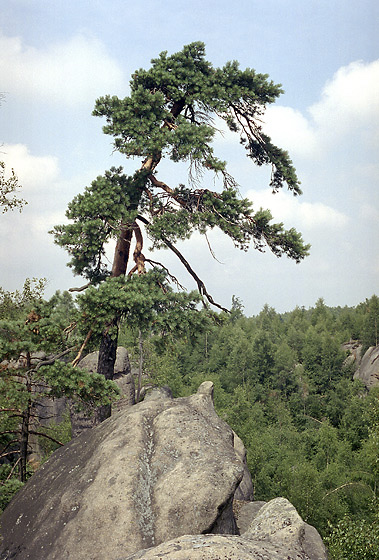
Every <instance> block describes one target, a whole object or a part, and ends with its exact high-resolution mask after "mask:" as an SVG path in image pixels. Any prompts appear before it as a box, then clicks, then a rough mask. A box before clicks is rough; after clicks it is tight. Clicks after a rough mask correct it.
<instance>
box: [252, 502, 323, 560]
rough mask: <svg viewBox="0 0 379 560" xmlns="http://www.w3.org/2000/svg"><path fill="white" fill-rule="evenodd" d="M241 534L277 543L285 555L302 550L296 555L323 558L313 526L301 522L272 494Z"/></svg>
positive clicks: (320, 543)
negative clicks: (270, 498)
mask: <svg viewBox="0 0 379 560" xmlns="http://www.w3.org/2000/svg"><path fill="white" fill-rule="evenodd" d="M244 536H245V537H248V538H249V539H252V540H258V541H259V542H267V543H272V544H273V545H274V546H276V547H281V549H282V552H284V551H286V554H288V557H289V558H297V556H296V554H300V553H301V554H303V556H300V558H306V559H307V560H323V559H324V558H325V559H326V558H327V554H326V549H325V546H324V544H323V542H322V540H321V537H320V536H319V534H318V533H317V531H316V529H315V528H314V527H311V526H310V525H308V524H307V523H305V522H304V521H303V520H302V518H301V517H300V515H299V514H298V513H297V511H296V509H295V508H294V506H293V505H292V504H291V503H290V502H289V501H288V500H286V499H285V498H275V499H274V500H271V501H270V502H268V503H267V504H265V505H264V506H262V507H261V508H260V509H259V511H258V513H257V515H256V516H255V517H254V519H253V521H252V523H251V525H250V527H249V529H248V530H247V531H246V533H244ZM274 558H276V557H274ZM278 558H279V557H278ZM282 558H283V556H282ZM284 558H287V557H286V556H284Z"/></svg>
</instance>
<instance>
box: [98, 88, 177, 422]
mask: <svg viewBox="0 0 379 560" xmlns="http://www.w3.org/2000/svg"><path fill="white" fill-rule="evenodd" d="M184 106H185V99H184V98H183V99H180V100H179V101H176V102H175V103H174V104H173V106H172V108H171V114H172V115H173V117H174V119H175V118H176V117H177V116H178V115H179V113H181V111H182V110H183V109H184ZM167 126H169V127H170V126H172V125H171V124H170V123H168V122H164V123H163V124H162V128H164V127H167ZM160 159H161V153H156V154H155V155H152V156H150V157H147V158H146V159H145V161H144V162H143V164H142V166H141V170H142V169H144V170H147V171H150V172H151V173H152V172H153V171H154V169H155V168H156V166H157V165H158V163H159V162H160ZM133 233H134V234H135V235H136V241H137V247H136V251H135V254H134V257H135V261H136V267H135V268H136V270H138V273H141V271H142V269H144V258H143V256H142V254H141V247H142V239H141V235H140V234H141V232H140V230H139V228H138V227H134V226H133V225H130V224H127V225H125V226H124V227H122V228H121V231H120V235H119V237H118V239H117V243H116V249H115V253H114V258H113V263H112V274H111V276H112V277H118V276H125V275H126V270H127V266H128V261H129V254H130V245H131V240H132V237H133ZM133 271H134V269H133ZM118 320H119V318H118V317H115V318H114V321H113V323H112V324H111V325H106V327H105V329H104V332H103V336H102V339H101V342H100V348H99V359H98V363H97V373H100V374H102V375H104V376H105V378H106V379H113V376H114V364H115V361H116V351H117V341H118V327H117V325H118ZM110 327H113V328H110ZM114 327H116V335H115V336H113V338H112V337H111V336H110V335H109V331H111V332H112V331H113V332H114ZM110 415H111V405H106V406H100V407H99V408H98V409H97V411H96V414H95V424H99V423H100V422H102V421H103V420H105V419H106V418H108V417H109V416H110Z"/></svg>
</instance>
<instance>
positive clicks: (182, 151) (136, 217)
mask: <svg viewBox="0 0 379 560" xmlns="http://www.w3.org/2000/svg"><path fill="white" fill-rule="evenodd" d="M281 93H282V89H281V86H280V85H276V84H274V83H273V82H272V81H270V80H269V79H268V76H267V75H265V74H258V73H256V72H255V71H254V70H252V69H249V68H248V69H246V70H241V69H240V68H239V64H238V63H237V62H235V61H234V62H228V63H227V64H225V66H224V67H222V68H214V67H213V66H212V64H211V63H210V62H208V61H207V60H206V59H205V47H204V44H203V43H201V42H196V43H192V44H190V45H187V46H185V47H184V48H183V49H182V51H180V52H178V53H176V54H173V55H171V56H168V54H167V52H163V53H161V54H160V56H159V57H158V58H155V59H153V60H152V65H151V67H150V69H148V70H143V69H140V70H138V71H136V72H135V73H134V74H133V76H132V79H131V82H130V95H129V96H127V97H125V98H124V99H119V98H118V97H115V96H110V95H107V96H105V97H102V98H100V99H98V100H97V101H96V105H95V109H94V112H93V114H94V115H95V116H101V117H105V119H106V124H105V126H104V129H103V130H104V132H105V133H106V134H109V135H111V136H113V137H114V148H115V149H116V150H118V151H119V152H121V153H122V154H124V155H125V156H126V157H127V158H135V157H139V158H141V164H140V167H139V168H138V170H137V171H136V172H135V173H134V175H131V176H130V175H126V174H124V172H123V169H122V168H112V169H111V170H109V171H106V172H105V173H104V175H102V176H99V177H97V179H95V180H94V181H93V182H92V184H91V185H90V186H89V187H87V188H86V189H85V191H84V193H83V194H79V195H77V196H76V197H75V198H74V199H73V200H72V202H71V203H70V204H69V207H68V210H67V213H66V215H67V217H68V218H69V220H70V223H69V224H65V225H59V226H56V227H55V228H54V230H53V233H54V235H55V241H56V243H57V244H59V245H60V246H62V247H64V248H65V249H66V250H67V251H68V253H69V254H70V257H71V260H70V263H69V266H70V267H72V269H73V271H74V272H75V274H78V275H81V276H84V277H85V278H87V279H88V281H89V283H90V284H92V285H94V286H96V285H98V284H99V283H101V282H102V281H104V280H105V281H106V282H105V285H104V287H103V288H102V295H103V297H104V298H109V299H110V300H111V299H112V298H113V297H114V286H115V285H114V283H113V282H110V281H109V280H110V277H119V276H125V274H126V272H127V268H128V262H129V253H130V247H131V243H132V241H133V239H134V240H135V248H134V252H133V261H134V262H133V265H132V267H131V269H130V271H129V276H131V274H132V273H134V272H138V273H139V274H142V273H144V272H145V271H146V266H147V265H149V266H150V267H152V268H160V269H161V270H164V271H165V272H166V278H167V279H170V280H175V279H173V278H172V277H171V276H170V274H169V271H167V269H166V268H165V267H164V266H163V265H162V264H160V263H156V262H155V261H153V260H152V259H151V258H147V257H146V256H145V254H144V233H143V232H144V231H145V232H146V234H147V236H148V237H149V239H150V241H151V242H152V246H153V248H161V247H165V248H168V249H169V250H171V251H173V252H174V253H175V255H176V256H177V257H178V258H179V260H180V261H181V263H182V264H183V265H184V267H185V268H186V270H187V271H188V273H189V274H190V275H191V276H192V277H193V278H194V279H195V281H196V284H197V287H198V291H199V292H200V294H201V296H202V297H203V298H205V300H208V302H210V303H212V304H215V305H217V304H216V303H215V302H214V300H213V298H212V296H211V295H210V294H209V293H208V292H207V290H206V287H205V285H204V282H203V281H202V280H201V279H200V278H199V277H198V276H197V274H196V272H195V271H194V270H193V268H192V266H191V264H190V263H189V262H188V260H187V259H186V258H185V257H184V255H183V254H182V253H181V252H179V250H178V249H177V247H176V242H177V241H179V240H185V239H188V238H189V237H190V236H191V234H192V233H193V232H194V231H198V232H200V233H201V234H206V232H207V231H208V230H211V229H213V228H215V227H217V228H219V229H220V230H221V231H223V232H224V233H225V234H226V235H227V236H228V237H230V238H231V239H232V240H233V242H234V244H235V246H236V247H239V248H240V249H242V250H247V248H248V247H249V246H250V245H251V244H253V246H254V247H255V248H256V249H258V250H259V251H264V250H265V249H266V248H267V247H268V248H269V249H270V250H271V251H272V252H273V253H274V254H275V255H277V256H282V255H287V256H288V257H289V258H291V259H294V260H295V261H296V262H299V261H301V259H303V258H304V257H305V256H306V255H307V254H308V250H309V246H308V245H305V244H304V242H303V240H302V237H301V234H300V233H298V232H297V231H296V230H295V229H293V228H292V229H289V230H286V229H284V227H283V224H282V223H272V216H271V213H270V211H269V210H263V209H261V208H260V209H253V207H252V204H251V202H250V201H249V200H248V199H247V198H242V197H241V196H240V195H239V192H238V188H237V183H236V181H235V180H234V178H233V177H232V176H231V175H230V174H229V173H228V171H227V167H226V162H224V161H222V160H221V159H220V158H218V157H217V155H216V154H215V152H214V146H213V140H214V138H215V135H216V131H217V119H222V120H223V121H224V122H225V123H226V124H227V126H228V127H229V129H230V130H231V131H232V132H235V133H236V137H237V139H238V138H239V141H240V143H241V145H242V146H243V147H244V149H245V151H246V155H247V156H248V157H249V158H251V160H252V161H253V162H254V163H255V164H257V165H258V166H261V165H265V164H268V165H271V167H272V175H271V180H270V186H271V187H272V189H273V192H277V191H278V189H280V188H282V187H283V186H285V185H286V186H287V188H288V189H289V190H290V191H292V193H293V194H294V195H298V194H300V193H301V190H300V186H299V181H298V178H297V176H296V173H295V169H294V167H293V165H292V162H291V160H290V158H289V156H288V154H287V152H285V151H283V150H281V149H280V148H278V147H276V146H274V145H273V143H272V142H271V139H270V138H269V137H268V136H267V135H266V134H264V133H263V131H262V127H261V118H262V115H263V113H264V111H265V108H266V106H267V104H269V103H273V102H274V101H275V100H276V99H277V97H278V96H279V95H280V94H281ZM162 158H168V159H170V160H172V161H174V162H187V163H188V164H189V169H190V172H189V179H188V185H183V184H177V185H171V186H170V185H168V184H167V183H166V182H165V181H163V180H161V179H159V178H158V176H157V166H158V164H159V162H160V161H161V159H162ZM206 173H207V174H208V173H212V174H215V176H216V179H217V178H219V180H220V185H219V189H218V190H215V191H211V190H209V189H207V188H202V187H201V179H202V177H203V175H204V174H206ZM112 238H113V239H116V249H115V254H114V259H113V263H112V267H108V263H107V259H106V258H105V251H106V245H107V243H108V242H109V241H110V240H111V239H112ZM128 281H129V280H127V282H128ZM158 285H159V283H158ZM161 289H162V290H163V291H164V287H163V283H161ZM134 293H135V298H137V299H138V298H139V299H140V300H141V294H139V293H138V290H137V291H135V292H134ZM218 307H221V306H218ZM132 308H133V304H132V303H131V307H130V309H132ZM123 313H124V315H129V318H130V313H129V314H128V312H127V310H126V309H125V308H124V309H123ZM108 319H109V318H108ZM118 321H119V314H118V313H117V312H116V313H115V316H114V318H113V320H112V321H110V320H109V322H108V323H107V324H105V325H104V331H103V339H102V340H103V343H104V344H103V346H100V357H99V371H102V372H104V374H105V375H109V376H111V375H112V373H111V372H112V365H110V364H111V362H112V359H113V358H110V356H111V355H113V356H115V349H114V348H115V344H116V342H117V324H118ZM104 353H105V354H107V356H108V358H110V359H108V358H107V359H106V360H105V362H107V364H108V365H107V366H106V368H108V370H107V373H106V372H105V370H104V369H103V366H101V365H100V363H103V359H102V356H104V357H105V354H104ZM105 362H104V363H105ZM104 367H105V366H104Z"/></svg>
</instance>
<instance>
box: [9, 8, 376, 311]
mask: <svg viewBox="0 0 379 560" xmlns="http://www.w3.org/2000/svg"><path fill="white" fill-rule="evenodd" d="M232 4H233V5H232ZM0 8H1V13H2V18H1V21H0V76H1V78H0V91H2V92H4V94H5V99H4V100H3V102H2V105H1V107H0V125H1V126H0V130H1V135H0V142H1V143H2V144H3V146H2V149H1V151H2V154H0V155H1V159H3V160H4V161H5V162H6V164H7V166H8V167H9V168H10V167H13V168H14V169H15V170H16V172H17V173H18V175H19V179H20V182H21V184H22V185H23V189H22V196H23V197H24V198H26V199H27V200H28V203H29V204H28V206H27V207H26V208H25V209H24V210H23V212H22V213H21V214H20V213H18V212H13V213H9V212H8V213H7V214H2V215H0V236H1V244H0V262H1V265H0V285H1V286H2V287H3V288H5V289H8V290H12V289H19V288H21V287H22V284H23V281H24V279H25V278H26V277H33V276H36V277H46V278H47V279H48V288H47V295H50V294H52V293H53V292H54V291H55V290H56V289H60V290H64V289H67V288H69V287H71V286H73V285H76V286H77V285H80V284H81V283H83V282H82V280H81V279H80V278H73V277H72V275H71V272H70V270H69V269H68V268H67V267H66V266H65V264H66V262H67V260H68V259H67V255H66V253H65V252H64V251H63V250H62V249H60V248H58V247H56V246H54V245H53V240H52V238H51V236H50V235H48V233H47V232H48V230H49V229H51V227H52V226H53V225H54V224H57V223H61V222H62V221H63V220H64V212H65V209H66V206H67V203H68V202H69V201H70V200H71V199H72V197H73V196H74V195H75V194H77V193H78V192H80V191H81V190H82V189H83V188H84V187H85V186H86V185H87V184H89V183H90V182H91V180H93V179H94V178H95V177H96V176H97V175H99V174H101V173H103V172H104V170H105V169H109V168H110V167H111V166H112V165H120V164H122V165H124V166H125V169H126V171H129V172H133V170H134V169H135V168H136V167H137V166H138V162H136V161H134V162H133V161H132V162H128V161H126V160H124V159H123V158H122V157H121V156H119V155H117V154H112V147H111V140H110V138H109V137H106V136H104V135H103V134H102V132H101V126H102V122H101V120H100V119H96V118H95V117H92V116H91V111H92V108H93V105H94V101H95V99H96V97H98V96H100V95H104V94H108V93H109V94H116V95H119V96H125V95H127V94H128V83H129V78H130V75H131V74H132V73H133V71H134V70H135V69H137V68H140V67H148V66H149V62H150V59H151V58H153V57H155V56H156V55H157V54H159V52H161V51H162V50H167V51H169V52H170V53H171V52H175V51H177V50H180V49H181V48H182V46H183V45H184V44H188V43H190V42H192V41H197V40H201V41H204V42H205V44H206V49H207V57H208V59H209V60H210V61H211V62H212V63H213V64H214V65H215V66H221V65H223V64H224V63H225V62H226V61H227V60H233V59H235V60H238V61H239V62H240V64H241V67H247V66H248V67H252V68H255V69H256V70H257V71H259V72H263V73H268V74H269V75H270V78H271V79H272V80H273V81H274V82H276V83H281V84H282V85H283V88H284V90H285V94H284V95H283V96H281V97H280V98H279V100H278V102H277V103H276V104H275V106H272V107H270V108H269V109H268V111H267V113H266V117H265V121H266V124H265V126H266V130H267V132H268V133H269V134H270V135H271V136H272V138H273V140H274V141H276V143H277V144H278V145H280V146H281V147H283V148H285V149H288V150H289V152H290V155H291V157H292V159H293V161H294V163H295V166H296V168H297V171H298V175H299V177H300V179H301V181H302V188H303V192H304V194H303V196H302V197H301V198H300V199H297V198H296V199H294V198H293V197H291V196H290V195H289V194H288V193H286V192H283V193H280V195H277V196H273V195H272V194H271V193H270V192H269V190H268V189H267V184H268V180H269V170H268V169H259V170H256V169H254V166H253V165H252V164H251V162H249V161H248V160H247V158H246V157H245V156H244V153H242V152H241V150H240V149H239V148H240V146H239V144H238V139H237V138H233V137H232V135H231V134H226V135H225V137H224V138H219V139H218V140H217V141H216V149H217V150H218V152H219V153H220V155H221V157H223V158H224V159H226V160H227V161H228V162H229V170H230V171H231V172H232V173H233V174H235V176H236V178H237V180H238V182H239V185H240V190H241V193H242V194H243V195H244V196H248V197H249V198H251V200H252V201H253V204H254V206H255V207H256V208H259V207H260V206H263V207H269V208H271V210H272V213H273V215H274V218H275V219H276V220H278V221H283V222H284V223H285V225H286V226H287V227H292V226H295V227H296V228H298V229H299V230H300V231H302V233H303V237H304V239H305V240H306V241H307V242H310V243H311V244H312V249H311V255H310V256H309V257H308V258H307V259H306V260H305V261H303V262H302V263H301V264H300V265H296V264H294V263H293V262H291V261H289V260H287V259H285V258H282V259H277V258H275V257H273V256H272V255H271V254H269V253H265V254H259V253H257V252H256V251H254V250H253V249H251V250H250V251H249V252H248V253H243V252H240V251H238V250H237V249H234V248H233V246H232V245H231V243H229V242H228V240H225V238H223V237H222V236H221V234H219V233H218V232H217V231H215V232H212V235H211V236H210V242H211V244H212V248H213V249H214V251H215V253H216V256H217V258H218V260H219V261H220V262H218V261H215V260H214V259H212V257H211V255H210V254H209V251H208V246H207V243H206V241H205V240H204V239H201V238H200V237H197V236H194V237H193V238H192V239H191V240H189V241H188V242H187V243H185V244H183V245H182V246H181V250H182V251H183V253H184V254H185V255H186V256H187V258H188V260H190V261H191V262H192V264H193V266H194V267H195V268H196V270H197V271H198V273H199V275H200V276H201V278H202V279H203V280H204V282H205V284H206V286H207V288H208V291H209V292H211V293H212V294H213V296H214V298H215V299H216V300H218V301H219V302H220V303H222V304H223V305H225V306H229V305H230V302H231V297H232V295H236V296H238V297H240V298H241V299H242V301H243V303H244V305H245V311H246V313H247V314H249V315H252V314H256V313H258V312H259V311H260V309H261V308H262V307H263V305H264V304H265V303H268V304H269V305H271V306H273V307H274V308H275V309H276V310H277V311H280V312H283V311H287V310H291V309H293V308H294V307H295V306H296V305H299V306H305V307H309V306H312V305H314V303H315V302H316V300H317V299H318V298H319V297H323V298H324V299H325V301H326V303H327V304H328V305H331V306H337V305H341V306H344V305H356V304H358V303H359V302H360V301H364V300H365V298H368V297H370V296H371V295H372V294H373V293H378V279H379V258H378V255H379V251H378V239H379V226H378V224H379V212H378V177H379V173H378V172H379V169H378V168H379V164H378V153H379V150H378V148H379V45H378V43H379V39H378V33H377V28H378V23H379V5H378V3H377V1H376V0H362V1H360V2H356V1H354V2H353V1H350V0H335V1H333V0H329V1H324V0H314V1H313V0H265V1H263V0H262V1H256V0H250V1H249V0H235V1H234V2H233V3H231V2H229V1H228V2H226V1H223V0H221V1H220V0H219V1H213V0H203V1H197V0H196V1H191V0H187V1H186V2H184V1H181V0H177V1H175V2H174V1H171V0H168V1H165V2H155V1H152V0H150V1H147V0H140V1H138V2H131V1H129V0H126V1H122V0H108V1H107V2H98V1H91V2H88V1H87V2H83V1H80V0H77V1H75V2H74V1H71V0H65V1H64V2H63V1H60V0H55V1H47V0H13V1H12V0H9V1H2V0H0ZM159 174H160V177H161V178H162V179H164V180H166V181H167V182H168V181H170V184H173V185H174V184H175V183H177V182H179V181H181V182H183V180H184V179H185V174H184V170H183V169H182V168H181V169H179V170H175V168H174V167H173V166H169V165H160V170H159ZM110 258H111V248H110ZM153 258H154V257H153ZM160 258H161V260H162V261H163V260H165V262H166V263H167V264H169V266H170V267H171V268H172V270H173V272H174V273H175V274H177V275H178V276H179V277H180V279H181V280H182V282H183V283H184V285H185V286H186V287H187V288H189V289H192V288H194V285H193V283H192V281H191V279H189V278H187V277H186V275H185V273H184V272H182V271H181V270H180V266H179V264H178V263H176V262H175V260H174V258H173V256H171V255H169V254H166V253H164V254H163V255H162V256H161V257H160ZM220 263H222V264H220Z"/></svg>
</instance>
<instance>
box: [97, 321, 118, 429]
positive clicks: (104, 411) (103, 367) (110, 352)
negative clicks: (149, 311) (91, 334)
mask: <svg viewBox="0 0 379 560" xmlns="http://www.w3.org/2000/svg"><path fill="white" fill-rule="evenodd" d="M117 322H118V320H117V318H115V320H114V324H113V325H112V327H113V328H112V329H108V331H109V330H110V331H111V332H112V335H110V334H109V332H107V331H105V332H104V333H103V336H102V339H101V342H100V348H99V360H98V362H97V373H101V374H102V375H104V377H105V379H113V375H114V364H115V361H116V353H117V341H118V327H117ZM115 327H116V328H115ZM115 330H116V332H115ZM110 415H111V405H110V404H106V405H102V406H99V407H98V408H97V409H96V413H95V425H97V424H100V423H101V422H103V421H104V420H106V419H107V418H109V416H110Z"/></svg>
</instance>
